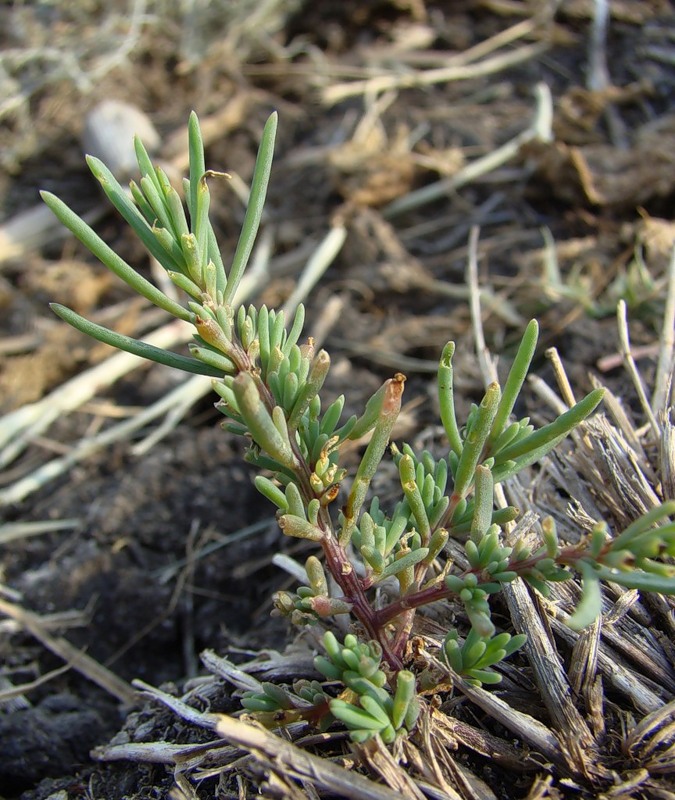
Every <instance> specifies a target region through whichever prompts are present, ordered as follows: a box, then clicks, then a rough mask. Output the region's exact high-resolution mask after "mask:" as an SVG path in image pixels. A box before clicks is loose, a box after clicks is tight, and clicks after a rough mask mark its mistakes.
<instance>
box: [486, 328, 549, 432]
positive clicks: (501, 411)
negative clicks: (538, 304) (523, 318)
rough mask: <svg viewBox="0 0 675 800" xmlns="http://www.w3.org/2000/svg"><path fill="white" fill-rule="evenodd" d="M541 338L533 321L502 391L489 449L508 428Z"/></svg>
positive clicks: (521, 343) (527, 329)
mask: <svg viewBox="0 0 675 800" xmlns="http://www.w3.org/2000/svg"><path fill="white" fill-rule="evenodd" d="M538 336H539V325H538V324H537V321H536V320H534V319H533V320H531V321H530V322H529V324H528V326H527V328H526V329H525V333H524V334H523V338H522V341H521V342H520V346H519V347H518V352H517V353H516V357H515V358H514V359H513V364H512V365H511V370H510V371H509V375H508V378H507V379H506V383H505V384H504V388H503V389H502V396H501V400H500V401H499V408H498V409H497V413H496V415H495V418H494V422H493V423H492V430H491V431H490V435H489V437H488V447H490V446H491V445H493V444H494V442H495V440H496V439H497V437H498V436H499V435H500V434H501V433H502V431H503V430H504V428H505V427H506V425H507V423H508V421H509V417H510V416H511V412H512V411H513V407H514V406H515V404H516V400H517V399H518V395H519V394H520V390H521V389H522V388H523V383H525V378H526V377H527V373H528V370H529V369H530V364H531V363H532V358H533V356H534V351H535V349H536V347H537V338H538Z"/></svg>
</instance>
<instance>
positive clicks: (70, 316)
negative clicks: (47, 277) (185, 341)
mask: <svg viewBox="0 0 675 800" xmlns="http://www.w3.org/2000/svg"><path fill="white" fill-rule="evenodd" d="M50 306H51V309H52V311H53V312H54V313H55V314H56V315H57V316H59V317H61V319H62V320H64V321H65V322H67V323H68V324H69V325H72V326H73V328H77V330H78V331H81V332H82V333H84V334H86V335H87V336H91V337H92V338H94V339H98V341H99V342H104V343H105V344H109V345H111V346H112V347H116V348H117V349H118V350H125V351H126V352H127V353H133V355H135V356H140V357H141V358H145V359H147V360H148V361H155V362H157V363H158V364H164V365H165V366H167V367H175V368H176V369H181V370H183V372H191V373H193V374H195V375H207V376H209V377H212V378H220V377H222V374H223V373H222V370H218V369H215V368H214V367H210V366H208V365H207V364H204V363H203V362H202V361H197V360H196V359H194V358H188V357H187V356H181V355H178V354H177V353H171V352H169V351H168V350H162V348H161V347H155V346H154V345H151V344H146V343H145V342H141V341H139V340H138V339H132V338H131V337H130V336H123V335H122V334H121V333H115V331H111V330H108V328H104V327H103V326H102V325H97V324H96V323H95V322H90V321H89V320H88V319H85V318H84V317H81V316H80V315H79V314H76V313H75V312H74V311H71V309H69V308H66V306H62V305H59V303H51V304H50Z"/></svg>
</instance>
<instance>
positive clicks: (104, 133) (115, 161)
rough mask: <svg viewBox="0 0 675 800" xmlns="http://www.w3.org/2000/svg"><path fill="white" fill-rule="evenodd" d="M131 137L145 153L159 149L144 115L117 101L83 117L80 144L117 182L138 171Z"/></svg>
mask: <svg viewBox="0 0 675 800" xmlns="http://www.w3.org/2000/svg"><path fill="white" fill-rule="evenodd" d="M134 136H138V137H139V138H140V139H141V141H142V142H143V144H144V145H145V148H146V150H147V151H148V152H149V153H152V152H153V151H155V150H157V148H158V147H159V144H160V137H159V134H158V133H157V130H156V129H155V126H154V125H153V124H152V122H151V121H150V118H149V117H148V116H147V114H145V113H143V111H141V110H140V109H139V108H137V107H136V106H132V105H130V104H129V103H124V102H122V101H121V100H104V101H103V102H102V103H99V104H98V105H97V106H95V107H94V108H93V109H92V110H91V111H90V112H89V114H88V115H87V118H86V120H85V123H84V130H83V132H82V143H83V145H84V148H85V151H86V152H87V154H88V155H92V156H96V158H99V159H100V160H101V161H103V163H104V164H105V165H106V166H107V167H108V169H109V170H110V171H111V172H112V173H113V175H114V176H115V177H116V178H117V179H118V180H125V179H128V178H130V177H131V176H133V175H135V174H136V173H137V171H138V167H137V165H136V154H135V152H134Z"/></svg>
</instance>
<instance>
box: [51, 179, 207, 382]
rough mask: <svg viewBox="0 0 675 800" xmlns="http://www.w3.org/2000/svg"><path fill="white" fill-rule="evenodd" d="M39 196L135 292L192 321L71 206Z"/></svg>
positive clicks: (188, 314) (55, 199)
mask: <svg viewBox="0 0 675 800" xmlns="http://www.w3.org/2000/svg"><path fill="white" fill-rule="evenodd" d="M40 196H41V197H42V199H43V200H44V201H45V203H46V204H47V206H49V208H50V209H51V210H52V212H53V213H54V214H55V216H56V217H57V218H58V219H59V221H60V222H62V223H63V224H64V225H65V226H66V228H68V230H70V231H71V232H72V233H73V234H74V235H75V236H76V237H77V238H78V239H79V240H80V241H81V242H82V244H83V245H84V246H85V247H87V248H88V249H89V250H91V252H92V253H93V254H94V255H95V256H96V258H98V259H99V260H100V261H101V262H102V263H103V264H105V266H106V267H108V269H109V270H110V271H111V272H114V273H115V275H117V276H118V277H119V278H121V279H122V280H123V281H124V282H125V283H127V284H129V286H131V288H132V289H133V290H134V291H135V292H138V294H140V295H142V296H143V297H145V298H146V299H147V300H149V301H150V302H151V303H154V304H155V305H156V306H159V307H160V308H163V309H164V310H165V311H168V312H169V314H172V315H173V316H174V317H178V318H179V319H183V320H185V321H186V322H192V314H191V313H190V312H189V311H188V310H187V309H186V308H183V306H181V305H179V304H178V303H176V302H175V301H174V300H171V298H169V297H167V296H166V295H165V294H164V293H163V292H160V290H159V289H158V288H157V287H156V286H154V285H153V284H152V283H150V281H148V280H146V279H145V278H144V277H143V276H142V275H139V274H138V272H136V270H135V269H132V268H131V267H130V266H129V265H128V264H127V263H126V261H124V260H123V259H122V258H120V257H119V256H118V255H117V253H116V252H115V251H114V250H112V249H111V248H110V247H108V245H107V244H106V243H105V242H104V241H103V239H101V237H100V236H99V235H98V234H97V233H95V232H94V231H93V229H92V228H90V227H89V225H87V223H86V222H84V220H82V219H80V217H78V216H77V214H76V213H75V212H74V211H71V209H70V208H68V206H67V205H66V204H65V203H64V202H63V201H62V200H60V199H59V198H58V197H57V196H56V195H54V194H51V192H40ZM208 374H210V373H208Z"/></svg>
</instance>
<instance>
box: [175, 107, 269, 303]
mask: <svg viewBox="0 0 675 800" xmlns="http://www.w3.org/2000/svg"><path fill="white" fill-rule="evenodd" d="M276 131H277V114H276V112H274V113H273V114H272V115H271V116H270V118H269V119H268V120H267V123H266V124H265V128H264V130H263V135H262V140H261V143H260V148H259V149H258V157H257V159H256V163H255V169H254V171H253V179H252V181H251V195H250V197H249V201H248V206H247V208H246V215H245V216H244V223H243V225H242V228H241V234H240V236H239V241H238V242H237V248H236V250H235V252H234V257H233V259H232V267H231V268H230V274H229V276H228V279H227V286H226V288H225V292H224V299H223V302H224V303H225V304H227V305H229V304H231V303H232V301H233V300H234V295H235V292H236V291H237V288H238V286H239V283H240V281H241V278H242V276H243V274H244V270H245V269H246V265H247V264H248V260H249V257H250V255H251V251H252V250H253V244H254V243H255V237H256V234H257V233H258V228H259V226H260V220H261V218H262V213H263V207H264V205H265V197H266V195H267V186H268V184H269V179H270V172H271V170H272V157H273V154H274V139H275V136H276ZM191 183H192V182H191ZM190 188H191V189H192V185H191V186H190Z"/></svg>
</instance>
